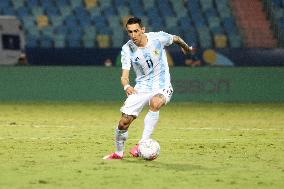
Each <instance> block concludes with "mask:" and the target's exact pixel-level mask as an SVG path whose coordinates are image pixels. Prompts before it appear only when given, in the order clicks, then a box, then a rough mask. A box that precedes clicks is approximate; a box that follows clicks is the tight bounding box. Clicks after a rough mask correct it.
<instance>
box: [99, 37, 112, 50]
mask: <svg viewBox="0 0 284 189" xmlns="http://www.w3.org/2000/svg"><path fill="white" fill-rule="evenodd" d="M97 43H98V47H99V48H108V47H110V37H109V35H97Z"/></svg>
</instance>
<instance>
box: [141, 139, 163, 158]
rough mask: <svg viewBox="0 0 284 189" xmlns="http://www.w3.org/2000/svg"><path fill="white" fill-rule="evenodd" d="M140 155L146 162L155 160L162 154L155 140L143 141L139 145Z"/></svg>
mask: <svg viewBox="0 0 284 189" xmlns="http://www.w3.org/2000/svg"><path fill="white" fill-rule="evenodd" d="M138 154H139V157H141V158H143V159H145V160H150V161H151V160H154V159H156V158H157V157H158V156H159V154H160V144H159V143H158V142H157V141H156V140H154V139H147V140H143V141H142V142H140V143H139V145H138Z"/></svg>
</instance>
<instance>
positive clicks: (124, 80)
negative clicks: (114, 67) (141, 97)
mask: <svg viewBox="0 0 284 189" xmlns="http://www.w3.org/2000/svg"><path fill="white" fill-rule="evenodd" d="M121 85H122V86H123V89H124V91H125V93H126V95H127V96H128V95H131V94H134V93H136V91H135V89H134V88H133V87H132V86H131V85H130V84H129V70H126V69H122V74H121Z"/></svg>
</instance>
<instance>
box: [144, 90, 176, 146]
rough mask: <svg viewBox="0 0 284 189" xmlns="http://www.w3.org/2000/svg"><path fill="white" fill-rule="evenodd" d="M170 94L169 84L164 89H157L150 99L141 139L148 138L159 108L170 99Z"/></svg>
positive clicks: (157, 116)
mask: <svg viewBox="0 0 284 189" xmlns="http://www.w3.org/2000/svg"><path fill="white" fill-rule="evenodd" d="M172 94H173V89H172V87H171V86H169V87H167V88H165V89H162V90H160V91H158V92H157V93H156V94H154V96H153V97H152V98H151V99H150V103H149V106H150V107H149V112H148V113H147V115H146V116H145V119H144V131H143V135H142V138H141V141H142V140H146V139H149V138H150V136H151V134H152V133H153V131H154V129H155V128H156V126H157V123H158V120H159V110H160V109H161V108H162V107H163V106H164V105H165V104H167V103H168V102H169V101H170V99H171V97H172Z"/></svg>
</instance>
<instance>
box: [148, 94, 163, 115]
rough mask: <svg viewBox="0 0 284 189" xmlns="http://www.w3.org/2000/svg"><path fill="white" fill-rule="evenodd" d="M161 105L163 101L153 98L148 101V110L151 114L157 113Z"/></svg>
mask: <svg viewBox="0 0 284 189" xmlns="http://www.w3.org/2000/svg"><path fill="white" fill-rule="evenodd" d="M163 105H164V102H163V99H161V98H156V97H154V98H152V99H151V101H150V110H151V111H153V112H157V111H159V110H160V108H161V107H162V106H163Z"/></svg>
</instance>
